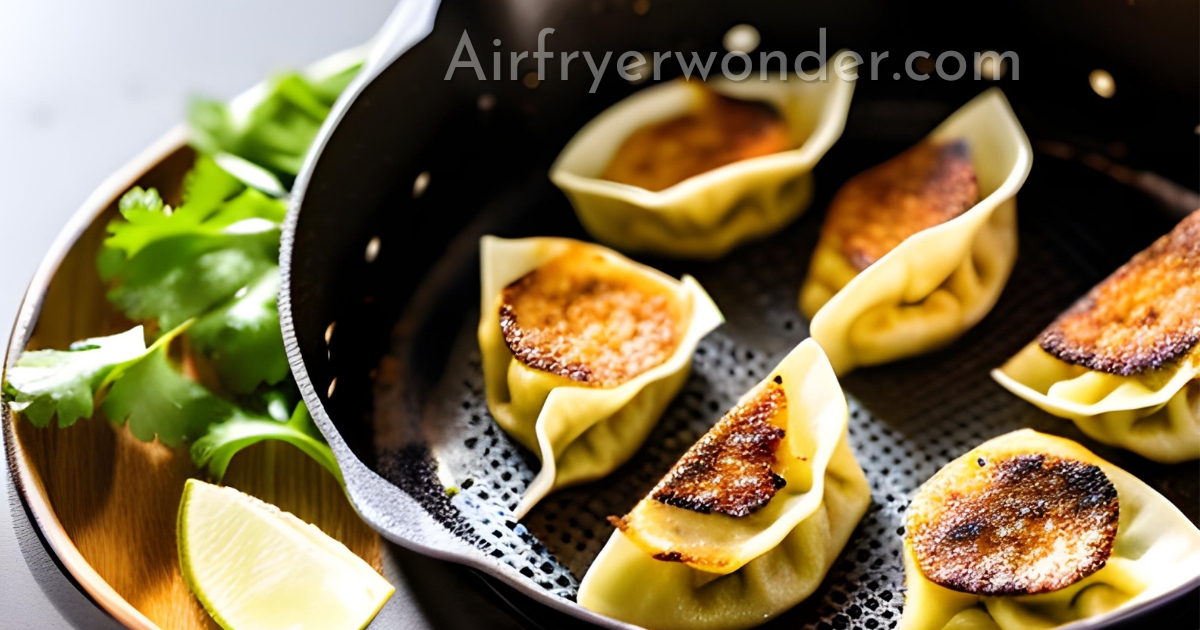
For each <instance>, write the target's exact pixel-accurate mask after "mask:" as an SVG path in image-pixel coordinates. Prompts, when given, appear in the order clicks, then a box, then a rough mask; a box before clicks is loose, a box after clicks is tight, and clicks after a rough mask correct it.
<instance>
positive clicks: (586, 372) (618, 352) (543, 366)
mask: <svg viewBox="0 0 1200 630" xmlns="http://www.w3.org/2000/svg"><path fill="white" fill-rule="evenodd" d="M499 308H500V329H501V331H502V332H503V334H504V341H505V343H507V344H508V348H509V350H511V351H512V353H513V356H514V357H515V358H516V359H517V360H518V361H520V362H521V363H524V364H525V365H527V366H529V367H531V368H533V369H536V370H542V371H545V372H550V373H552V374H557V375H559V376H564V377H566V378H569V379H571V380H573V381H576V382H579V383H582V384H585V385H591V386H598V387H612V386H616V385H619V384H621V383H624V382H626V381H628V380H629V379H632V378H634V377H635V376H637V375H638V374H641V373H643V372H645V371H647V370H649V369H651V368H654V367H656V366H658V365H660V364H662V363H663V362H664V361H666V360H667V359H668V358H670V357H671V355H672V354H674V353H675V350H676V349H677V348H678V347H679V344H680V342H681V340H682V339H683V336H684V333H685V325H684V324H685V322H684V319H685V313H684V306H683V305H682V304H680V301H679V299H678V297H676V295H675V293H674V292H672V290H671V289H670V287H667V286H665V285H663V283H662V282H661V281H658V280H656V279H654V278H651V277H648V276H645V275H641V274H639V273H638V272H637V271H636V270H631V269H626V268H624V267H621V266H619V265H617V264H614V262H613V261H610V260H609V259H608V258H607V257H605V256H604V255H602V254H598V253H595V252H589V251H588V250H587V249H586V248H584V247H582V246H575V247H572V248H571V249H569V250H567V252H566V253H564V254H562V255H560V256H558V257H556V258H553V259H551V260H550V261H548V262H546V263H545V264H543V265H542V266H540V267H538V268H537V269H534V270H533V271H531V272H529V273H527V274H525V275H524V276H522V277H521V278H519V279H517V280H516V281H514V282H513V283H512V284H509V285H508V286H507V287H505V288H504V290H503V292H502V293H501V302H500V307H499Z"/></svg>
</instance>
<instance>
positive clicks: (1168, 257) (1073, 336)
mask: <svg viewBox="0 0 1200 630" xmlns="http://www.w3.org/2000/svg"><path fill="white" fill-rule="evenodd" d="M1197 342H1200V212H1193V213H1192V214H1191V215H1189V216H1188V217H1187V218H1185V219H1184V220H1183V221H1180V223H1179V225H1177V226H1176V227H1175V229H1174V230H1172V231H1171V233H1170V234H1167V235H1166V236H1163V237H1162V238H1160V239H1158V240H1157V241H1155V242H1154V244H1153V245H1151V246H1150V247H1149V248H1148V249H1146V250H1145V251H1143V252H1141V253H1139V254H1138V255H1136V256H1134V257H1133V259H1132V260H1130V261H1129V262H1128V263H1126V264H1125V265H1124V266H1123V267H1121V268H1120V269H1117V270H1116V271H1115V272H1113V274H1112V275H1111V276H1109V277H1108V278H1107V279H1106V280H1104V282H1101V283H1100V284H1099V285H1097V286H1096V288H1094V289H1092V290H1091V292H1089V293H1088V294H1087V295H1085V296H1084V297H1083V298H1082V299H1080V300H1079V301H1078V302H1076V303H1075V305H1074V306H1072V307H1071V308H1070V309H1068V310H1067V311H1066V312H1065V313H1063V314H1062V315H1060V316H1059V318H1058V319H1057V320H1055V321H1054V323H1052V324H1050V327H1049V328H1047V329H1046V330H1045V331H1043V332H1042V334H1041V335H1040V336H1038V338H1037V340H1036V341H1034V342H1033V343H1031V344H1029V345H1028V346H1025V348H1024V349H1022V350H1021V352H1019V353H1017V355H1016V356H1014V357H1013V358H1012V359H1009V361H1008V362H1007V363H1005V364H1004V365H1003V366H1001V367H1000V369H998V370H995V371H993V372H992V377H993V378H995V379H996V381H997V382H999V383H1000V384H1001V385H1003V386H1004V387H1006V388H1007V389H1008V390H1009V391H1011V392H1012V393H1014V394H1016V395H1018V396H1020V397H1021V398H1024V399H1025V400H1028V401H1029V402H1031V403H1033V404H1035V405H1037V406H1038V407H1041V408H1042V409H1045V410H1046V411H1048V412H1050V413H1052V414H1054V415H1056V416H1060V417H1063V418H1069V419H1071V420H1074V421H1075V425H1076V426H1078V427H1079V429H1080V430H1081V431H1083V432H1084V433H1086V434H1088V435H1089V436H1091V437H1093V438H1095V439H1097V440H1099V441H1101V442H1104V443H1105V444H1112V445H1115V446H1120V447H1122V448H1127V449H1129V450H1131V451H1133V452H1135V453H1138V454H1139V455H1142V456H1144V457H1149V458H1150V459H1153V460H1156V461H1160V462H1165V463H1175V462H1182V461H1186V460H1189V459H1196V458H1200V346H1198V345H1197Z"/></svg>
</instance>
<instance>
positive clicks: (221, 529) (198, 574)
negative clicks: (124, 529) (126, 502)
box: [178, 479, 395, 630]
mask: <svg viewBox="0 0 1200 630" xmlns="http://www.w3.org/2000/svg"><path fill="white" fill-rule="evenodd" d="M178 527H179V532H178V540H179V561H180V563H181V564H182V567H183V578H184V580H185V581H186V582H187V585H188V588H190V589H192V592H193V593H195V594H196V597H197V598H199V599H200V603H201V604H203V605H204V608H205V610H207V611H208V614H210V615H212V618H213V619H215V620H216V622H217V623H219V624H221V627H222V628H225V629H226V630H242V629H245V628H254V629H264V630H267V629H270V628H288V629H289V630H291V629H295V630H300V629H304V628H314V629H315V628H320V629H322V630H335V629H341V628H363V627H364V626H366V625H367V624H368V623H370V622H371V619H373V618H374V617H375V614H376V613H378V612H379V609H380V608H382V607H383V603H384V602H386V601H387V599H388V598H389V597H391V596H392V593H393V592H395V589H394V588H392V585H391V584H388V582H387V580H384V579H383V578H382V577H381V576H380V575H379V574H378V573H376V572H375V570H374V569H372V568H371V565H369V564H367V563H366V562H364V561H363V560H362V559H361V558H359V557H358V556H356V555H354V554H353V553H352V552H351V551H350V550H349V549H347V548H346V547H345V546H343V545H342V544H341V543H340V542H338V541H336V540H334V539H333V538H330V537H329V536H327V535H326V534H325V533H324V532H322V531H321V530H320V529H318V528H316V527H314V526H312V525H309V524H308V523H305V522H304V521H302V520H300V519H298V518H296V517H295V516H292V515H291V514H288V513H287V512H283V511H281V510H279V509H278V508H276V507H275V506H273V505H269V504H266V503H263V502H262V501H259V500H258V499H255V498H254V497H251V496H249V495H246V494H243V493H241V492H238V491H237V490H234V489H232V488H224V487H221V486H214V485H212V484H208V483H204V482H203V481H197V480H195V479H189V480H188V482H187V484H186V485H185V486H184V488H183V499H182V500H181V501H180V503H179V523H178Z"/></svg>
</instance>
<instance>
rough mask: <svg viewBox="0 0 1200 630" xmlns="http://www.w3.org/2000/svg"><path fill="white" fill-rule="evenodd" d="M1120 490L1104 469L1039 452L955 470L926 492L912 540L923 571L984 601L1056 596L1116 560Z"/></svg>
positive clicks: (916, 510) (916, 507)
mask: <svg viewBox="0 0 1200 630" xmlns="http://www.w3.org/2000/svg"><path fill="white" fill-rule="evenodd" d="M1119 516H1120V510H1119V505H1118V500H1117V490H1116V488H1114V487H1113V485H1112V482H1111V481H1109V479H1108V477H1107V476H1106V475H1105V474H1104V471H1102V470H1101V469H1100V468H1099V467H1097V466H1095V465H1093V464H1089V463H1085V462H1081V461H1077V460H1073V459H1064V458H1058V457H1054V456H1049V455H1043V454H1038V453H1029V454H1018V455H1011V456H1007V457H1003V458H996V459H991V458H986V459H985V458H982V457H980V458H976V459H970V460H965V459H964V460H958V461H955V462H952V463H951V464H950V465H948V466H947V467H946V468H944V469H942V470H941V471H940V472H938V474H937V475H935V476H934V477H933V478H932V479H930V480H929V481H928V482H927V483H926V484H925V485H924V486H923V487H922V488H921V490H920V492H918V494H917V497H916V498H915V499H914V500H913V503H912V506H911V507H910V508H909V511H908V519H907V520H908V522H907V528H906V532H907V535H908V536H909V542H910V543H911V545H912V549H913V551H914V552H915V554H916V557H917V562H918V564H919V566H920V569H921V572H922V573H924V574H925V577H927V578H928V579H929V580H931V581H933V582H935V583H937V584H940V585H942V586H944V587H946V588H949V589H953V590H956V591H961V592H965V593H973V594H976V595H988V596H994V595H1027V594H1035V593H1046V592H1050V591H1056V590H1059V589H1062V588H1065V587H1067V586H1070V585H1071V584H1074V583H1076V582H1078V581H1079V580H1082V579H1083V578H1085V577H1087V576H1089V575H1091V574H1092V573H1095V572H1096V571H1098V570H1099V569H1100V568H1101V567H1103V566H1104V564H1105V563H1106V562H1107V561H1108V557H1109V555H1110V554H1111V553H1112V545H1113V540H1114V539H1115V538H1116V535H1117V523H1118V520H1119Z"/></svg>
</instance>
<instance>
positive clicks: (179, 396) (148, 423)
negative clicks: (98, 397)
mask: <svg viewBox="0 0 1200 630" xmlns="http://www.w3.org/2000/svg"><path fill="white" fill-rule="evenodd" d="M167 345H168V344H167V343H156V344H155V345H154V347H153V348H151V350H150V351H149V352H147V353H146V355H145V356H144V357H142V358H141V359H140V360H138V361H136V362H134V363H132V364H130V365H129V366H128V367H126V368H125V370H124V372H123V373H122V374H121V375H120V377H119V378H117V379H116V380H115V381H114V382H113V384H112V387H111V388H110V389H109V391H108V395H107V396H105V398H104V402H103V403H102V404H101V406H100V409H101V411H103V412H104V415H105V416H107V417H108V419H109V420H111V421H113V422H114V423H116V424H123V423H126V422H128V424H129V431H130V432H131V433H133V435H134V437H136V438H137V439H139V440H141V441H143V442H149V441H152V440H153V439H154V438H155V437H157V438H158V439H159V441H161V442H162V443H163V444H166V445H167V446H171V447H175V446H179V445H180V444H181V443H182V442H183V441H184V440H189V441H190V440H195V439H196V438H198V437H200V436H202V435H204V432H205V431H206V430H207V429H208V426H209V425H210V424H212V423H214V422H217V421H220V420H221V419H222V418H224V417H226V416H228V415H230V414H231V413H232V410H233V405H231V404H230V403H229V402H227V401H225V400H224V399H221V398H218V397H217V396H215V395H213V394H212V393H211V392H209V391H208V390H207V389H205V388H204V387H203V386H201V385H200V384H199V383H196V382H195V381H192V380H190V379H188V378H187V377H186V376H184V375H183V374H181V373H180V372H179V370H178V369H177V368H176V367H175V366H174V365H172V363H171V360H170V359H169V358H168V357H167Z"/></svg>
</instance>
